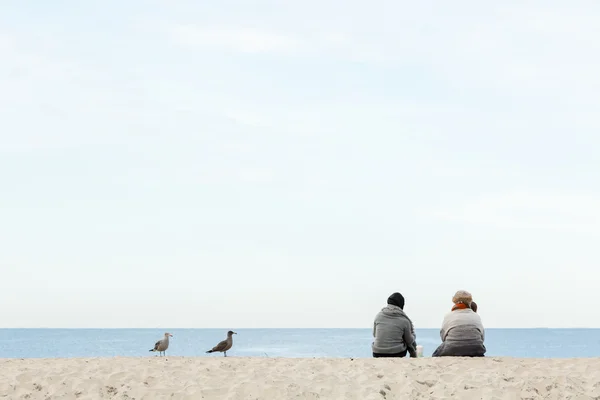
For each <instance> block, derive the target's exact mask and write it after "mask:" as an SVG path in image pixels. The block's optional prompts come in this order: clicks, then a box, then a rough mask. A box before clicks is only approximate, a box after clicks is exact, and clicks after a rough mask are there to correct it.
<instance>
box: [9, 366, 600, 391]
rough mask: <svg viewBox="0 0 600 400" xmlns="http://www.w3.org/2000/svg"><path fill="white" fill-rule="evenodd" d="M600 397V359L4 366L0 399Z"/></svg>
mask: <svg viewBox="0 0 600 400" xmlns="http://www.w3.org/2000/svg"><path fill="white" fill-rule="evenodd" d="M161 398H164V399H361V400H362V399H376V400H383V399H447V398H453V399H465V400H471V399H486V400H487V399H594V398H595V399H600V359H568V360H567V359H547V360H537V359H512V358H485V359H459V358H445V359H433V358H421V359H412V360H410V359H395V360H394V359H377V360H375V359H354V360H351V359H285V358H280V359H276V358H236V357H227V358H223V357H201V358H189V357H162V358H161V357H154V356H151V357H145V358H120V357H117V358H90V359H0V399H161Z"/></svg>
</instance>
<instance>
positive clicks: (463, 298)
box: [452, 290, 473, 307]
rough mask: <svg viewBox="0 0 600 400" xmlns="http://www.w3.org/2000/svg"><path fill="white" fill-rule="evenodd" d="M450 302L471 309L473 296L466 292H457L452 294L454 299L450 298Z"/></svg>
mask: <svg viewBox="0 0 600 400" xmlns="http://www.w3.org/2000/svg"><path fill="white" fill-rule="evenodd" d="M452 302H453V303H454V304H464V305H465V306H467V307H471V303H472V302H473V296H472V295H471V293H469V292H467V291H466V290H459V291H458V292H456V293H455V294H454V297H452Z"/></svg>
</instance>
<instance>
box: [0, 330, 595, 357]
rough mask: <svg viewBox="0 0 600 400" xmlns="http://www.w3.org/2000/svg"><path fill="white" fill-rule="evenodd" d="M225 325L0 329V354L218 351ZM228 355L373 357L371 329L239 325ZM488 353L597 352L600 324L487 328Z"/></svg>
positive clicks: (428, 348)
mask: <svg viewBox="0 0 600 400" xmlns="http://www.w3.org/2000/svg"><path fill="white" fill-rule="evenodd" d="M227 330H228V329H179V328H166V329H164V328H163V329H0V358H40V357H41V358H53V357H114V356H123V357H139V356H146V357H150V356H155V355H156V354H155V353H150V352H149V351H148V350H149V349H151V348H152V347H153V346H154V343H155V342H156V341H157V340H159V339H161V338H162V337H163V334H164V332H170V333H172V334H173V338H171V342H170V347H169V350H168V351H167V355H172V356H188V357H191V356H202V357H222V355H221V354H210V355H209V354H205V351H206V350H208V349H210V348H211V347H212V346H214V345H215V344H217V343H218V342H219V341H221V340H223V339H225V335H226V332H227ZM236 332H237V333H238V335H236V336H234V346H233V348H232V349H231V350H230V351H229V352H228V356H234V357H345V358H361V357H371V349H370V346H371V342H372V338H371V330H370V329H239V330H236ZM416 333H417V342H418V344H420V345H423V346H424V355H425V356H431V353H432V352H433V351H434V350H435V348H436V347H437V346H438V345H439V343H440V338H439V330H437V329H417V332H416ZM485 345H486V347H487V349H488V352H487V355H488V356H508V357H534V358H550V357H553V358H569V357H600V329H487V330H486V341H485Z"/></svg>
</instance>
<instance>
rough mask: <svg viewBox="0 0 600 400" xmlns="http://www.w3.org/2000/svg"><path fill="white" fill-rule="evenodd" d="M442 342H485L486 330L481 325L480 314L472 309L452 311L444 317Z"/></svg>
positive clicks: (441, 334)
mask: <svg viewBox="0 0 600 400" xmlns="http://www.w3.org/2000/svg"><path fill="white" fill-rule="evenodd" d="M440 337H441V339H442V342H445V341H451V342H452V341H465V340H475V341H481V342H483V341H484V340H485V330H484V329H483V324H482V323H481V317H480V316H479V314H477V313H476V312H474V311H473V310H471V309H470V308H467V309H464V310H455V311H452V312H450V313H448V314H446V316H445V317H444V322H443V323H442V329H440Z"/></svg>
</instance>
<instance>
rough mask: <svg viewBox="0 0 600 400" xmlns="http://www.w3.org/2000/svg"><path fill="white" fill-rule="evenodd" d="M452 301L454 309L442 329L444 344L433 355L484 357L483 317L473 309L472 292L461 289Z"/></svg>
mask: <svg viewBox="0 0 600 400" xmlns="http://www.w3.org/2000/svg"><path fill="white" fill-rule="evenodd" d="M452 301H453V302H454V306H453V307H452V311H451V312H450V313H448V314H446V316H445V317H444V322H443V323H442V329H440V337H441V339H442V344H441V345H440V346H439V347H438V348H437V349H436V350H435V351H434V352H433V357H445V356H455V357H483V356H484V355H485V352H486V348H485V345H484V341H485V329H484V328H483V323H482V322H481V317H480V316H479V315H478V314H477V313H476V312H475V311H473V310H472V309H471V304H472V302H473V299H472V296H471V294H470V293H469V292H466V291H462V290H460V291H458V292H456V294H455V295H454V297H453V299H452ZM475 309H477V305H475Z"/></svg>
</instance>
